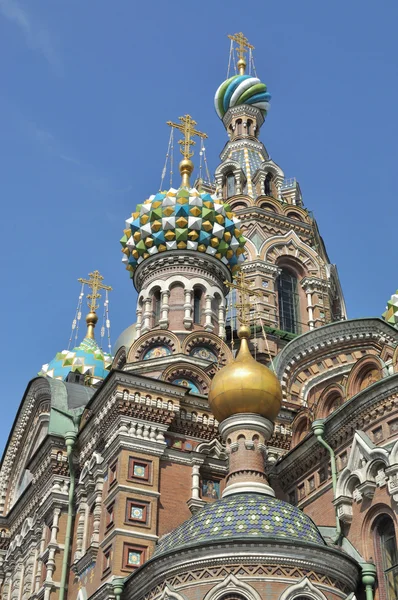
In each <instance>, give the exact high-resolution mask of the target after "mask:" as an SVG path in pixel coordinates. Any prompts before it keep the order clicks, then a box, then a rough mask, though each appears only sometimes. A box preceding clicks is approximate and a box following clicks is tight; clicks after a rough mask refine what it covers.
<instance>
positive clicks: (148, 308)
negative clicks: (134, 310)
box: [141, 298, 152, 333]
mask: <svg viewBox="0 0 398 600" xmlns="http://www.w3.org/2000/svg"><path fill="white" fill-rule="evenodd" d="M151 315H152V299H151V298H145V300H144V314H143V324H142V329H141V333H146V332H147V331H149V330H150V328H151Z"/></svg>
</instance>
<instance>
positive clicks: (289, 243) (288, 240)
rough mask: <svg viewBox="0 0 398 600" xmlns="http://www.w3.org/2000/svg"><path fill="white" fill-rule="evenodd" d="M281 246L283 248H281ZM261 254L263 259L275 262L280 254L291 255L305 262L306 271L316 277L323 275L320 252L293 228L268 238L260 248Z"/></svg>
mask: <svg viewBox="0 0 398 600" xmlns="http://www.w3.org/2000/svg"><path fill="white" fill-rule="evenodd" d="M280 247H282V248H283V250H280V249H279V248H280ZM300 254H301V256H300ZM272 255H274V256H272ZM260 256H261V258H262V260H265V261H267V262H271V263H273V264H274V263H275V262H276V260H277V258H278V257H279V256H283V257H288V256H291V257H294V259H295V260H298V261H299V262H300V263H302V264H303V267H304V269H305V271H307V272H310V273H311V274H312V275H313V276H316V277H320V276H321V265H320V258H319V256H318V254H317V253H316V252H315V250H313V249H312V248H311V247H310V246H308V244H306V243H305V242H303V241H302V240H301V239H300V238H299V237H298V235H297V234H296V232H295V231H293V230H292V229H291V230H290V231H288V232H287V233H286V234H285V235H275V236H272V237H270V238H268V239H267V240H266V241H265V242H264V244H263V245H262V247H261V249H260Z"/></svg>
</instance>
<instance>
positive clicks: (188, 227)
mask: <svg viewBox="0 0 398 600" xmlns="http://www.w3.org/2000/svg"><path fill="white" fill-rule="evenodd" d="M120 241H121V244H122V246H123V250H122V251H123V253H124V258H123V262H124V263H125V264H126V268H127V269H128V270H129V271H130V276H131V277H132V276H133V274H134V271H135V269H136V268H137V266H138V265H140V264H141V263H142V262H143V261H144V260H145V259H146V258H148V257H150V256H154V255H155V254H157V253H160V252H167V251H174V250H191V251H193V252H201V253H206V254H209V255H210V256H214V257H215V258H217V259H219V260H220V261H221V262H222V263H223V264H224V265H226V266H227V267H228V268H229V269H230V271H231V272H232V273H235V271H236V270H237V269H238V268H239V263H240V262H241V261H243V259H244V257H243V252H244V245H245V241H246V240H245V238H244V236H243V235H242V231H241V229H240V220H239V219H238V218H237V217H236V215H235V214H234V213H233V212H232V211H231V208H230V206H229V205H228V204H224V203H222V202H221V201H220V200H219V199H218V198H217V196H215V195H213V196H212V195H210V194H208V193H201V192H199V191H198V190H196V189H195V188H191V189H189V188H188V187H184V186H182V187H180V189H178V190H176V189H174V188H170V189H169V190H168V191H164V192H159V193H157V194H155V195H154V196H150V198H148V200H145V202H144V203H143V204H139V205H138V206H137V208H136V210H135V212H133V213H132V216H131V218H130V219H127V221H126V229H125V230H124V236H123V237H122V239H121V240H120Z"/></svg>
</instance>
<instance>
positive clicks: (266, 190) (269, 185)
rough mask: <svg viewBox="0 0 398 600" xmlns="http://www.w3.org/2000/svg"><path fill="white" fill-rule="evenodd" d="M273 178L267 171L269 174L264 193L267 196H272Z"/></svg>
mask: <svg viewBox="0 0 398 600" xmlns="http://www.w3.org/2000/svg"><path fill="white" fill-rule="evenodd" d="M271 180H272V175H271V173H267V176H266V178H265V180H264V195H265V196H271Z"/></svg>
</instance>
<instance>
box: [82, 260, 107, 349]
mask: <svg viewBox="0 0 398 600" xmlns="http://www.w3.org/2000/svg"><path fill="white" fill-rule="evenodd" d="M103 279H104V278H103V277H102V275H101V274H100V272H99V271H93V272H92V273H89V279H83V278H82V277H80V279H79V280H78V281H80V283H86V284H87V285H88V286H89V288H90V289H91V293H90V294H87V306H88V307H89V309H90V312H89V313H88V315H87V317H86V323H87V335H86V337H87V338H90V339H92V340H93V339H94V327H95V325H96V323H97V321H98V316H97V313H96V312H95V311H96V310H97V308H98V306H99V305H98V304H97V300H98V299H99V298H101V294H99V293H98V291H99V290H108V291H111V290H112V288H111V286H110V285H104V284H103V283H102V281H103Z"/></svg>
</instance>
